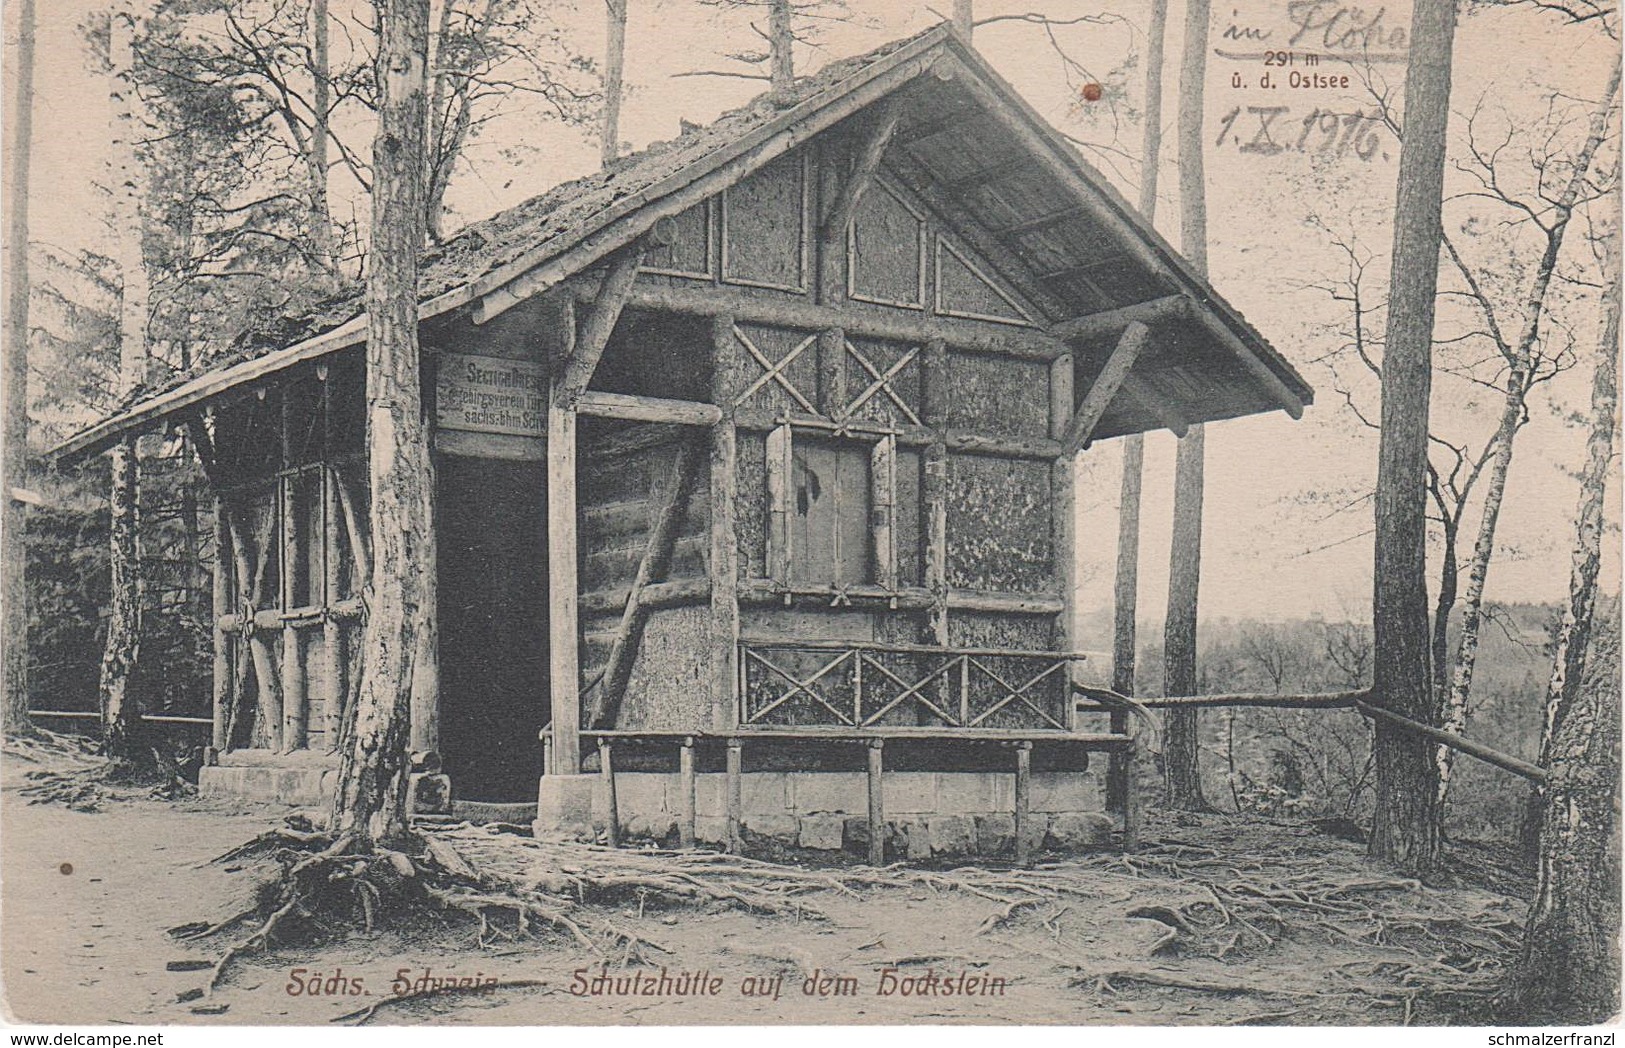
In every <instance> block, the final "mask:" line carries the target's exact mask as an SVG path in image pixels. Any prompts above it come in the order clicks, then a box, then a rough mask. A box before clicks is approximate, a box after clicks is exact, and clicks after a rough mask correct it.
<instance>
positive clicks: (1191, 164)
mask: <svg viewBox="0 0 1625 1048" xmlns="http://www.w3.org/2000/svg"><path fill="white" fill-rule="evenodd" d="M1209 19H1210V13H1209V4H1208V0H1189V3H1188V4H1187V5H1186V9H1185V45H1184V54H1183V57H1182V59H1181V62H1180V67H1179V208H1180V212H1179V213H1180V222H1179V242H1180V247H1181V249H1182V250H1183V251H1184V253H1185V257H1186V258H1188V259H1189V260H1190V262H1191V265H1192V267H1193V268H1195V270H1196V271H1197V272H1198V273H1202V274H1206V273H1207V176H1206V174H1205V172H1204V169H1203V164H1202V146H1203V135H1202V99H1203V91H1202V85H1203V81H1204V79H1205V77H1206V75H1207V49H1208V22H1209ZM1205 443H1206V437H1205V435H1204V431H1203V427H1202V426H1201V424H1197V425H1194V426H1191V427H1190V429H1189V430H1188V431H1187V432H1186V434H1185V435H1184V436H1183V437H1181V438H1179V451H1178V455H1177V458H1176V462H1175V466H1174V527H1173V551H1172V554H1171V557H1170V563H1169V567H1168V616H1167V620H1166V622H1165V623H1164V625H1163V651H1164V655H1163V693H1164V694H1167V695H1193V694H1195V693H1196V688H1197V670H1196V618H1197V594H1198V591H1199V589H1200V586H1201V577H1202V487H1203V476H1202V462H1203V451H1204V447H1205ZM1197 736H1198V717H1197V711H1196V710H1195V709H1194V708H1185V709H1171V710H1169V711H1168V714H1167V720H1166V727H1165V739H1164V745H1163V755H1162V757H1163V784H1164V787H1165V792H1166V799H1167V802H1168V805H1169V807H1172V808H1184V809H1188V810H1196V811H1200V810H1203V809H1206V808H1207V806H1208V805H1207V802H1206V801H1205V800H1204V799H1203V797H1202V778H1201V770H1200V762H1199V761H1198V754H1199V749H1200V747H1199V743H1198V737H1197Z"/></svg>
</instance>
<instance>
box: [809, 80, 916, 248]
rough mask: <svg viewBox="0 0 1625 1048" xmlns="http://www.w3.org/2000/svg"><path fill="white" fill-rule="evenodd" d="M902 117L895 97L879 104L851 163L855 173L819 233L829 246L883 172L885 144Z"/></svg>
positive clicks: (843, 186)
mask: <svg viewBox="0 0 1625 1048" xmlns="http://www.w3.org/2000/svg"><path fill="white" fill-rule="evenodd" d="M899 114H900V106H899V105H898V100H897V96H896V95H892V96H890V97H889V98H887V99H886V100H885V101H884V102H882V103H880V106H879V107H878V111H877V113H876V114H875V120H874V123H873V124H871V125H870V127H869V131H868V134H867V136H866V137H865V138H864V140H863V143H862V145H861V146H859V148H858V154H857V158H856V159H855V160H854V161H853V164H852V173H851V174H850V175H848V176H847V177H846V181H845V182H843V183H842V184H841V189H840V193H839V195H837V196H836V198H835V202H834V204H833V205H832V206H831V207H830V209H829V216H828V217H827V218H826V219H825V220H824V226H823V229H822V230H821V231H820V232H821V235H822V236H823V239H824V242H825V243H826V244H833V243H836V242H838V241H839V240H840V238H841V237H842V236H843V235H845V233H846V227H847V225H848V224H849V223H850V222H851V221H852V216H853V215H854V214H856V213H857V210H858V202H859V201H860V200H862V199H863V194H864V192H865V191H866V190H867V189H868V188H869V185H870V183H872V182H873V181H874V178H875V172H877V171H879V170H880V162H881V160H882V159H884V157H885V155H886V145H887V143H889V142H890V141H891V137H892V132H894V131H896V130H897V118H898V116H899Z"/></svg>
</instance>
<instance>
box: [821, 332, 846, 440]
mask: <svg viewBox="0 0 1625 1048" xmlns="http://www.w3.org/2000/svg"><path fill="white" fill-rule="evenodd" d="M817 404H818V413H819V414H821V415H827V416H828V417H830V418H835V417H836V416H837V415H839V414H840V413H841V409H843V408H845V407H846V332H845V331H842V330H841V329H840V328H825V329H824V330H823V331H820V332H819V333H818V399H817Z"/></svg>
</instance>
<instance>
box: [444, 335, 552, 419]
mask: <svg viewBox="0 0 1625 1048" xmlns="http://www.w3.org/2000/svg"><path fill="white" fill-rule="evenodd" d="M435 423H436V425H438V426H440V427H441V428H443V429H463V430H472V431H474V432H476V433H510V434H517V435H520V436H527V437H540V436H542V435H543V434H544V433H545V432H546V428H547V368H546V366H545V365H542V364H538V363H533V362H531V361H528V360H503V359H501V358H499V357H477V356H471V355H468V354H464V353H446V354H443V355H442V356H441V358H440V367H439V371H438V374H437V375H436V381H435Z"/></svg>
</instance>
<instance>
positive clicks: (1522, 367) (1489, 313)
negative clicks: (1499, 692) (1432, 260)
mask: <svg viewBox="0 0 1625 1048" xmlns="http://www.w3.org/2000/svg"><path fill="white" fill-rule="evenodd" d="M1619 79H1620V68H1619V66H1618V65H1617V64H1615V65H1614V67H1613V68H1612V70H1611V71H1610V73H1609V78H1608V86H1607V87H1606V88H1605V89H1604V91H1603V94H1602V103H1601V104H1600V105H1599V106H1598V108H1597V109H1596V111H1595V112H1594V113H1593V114H1592V117H1591V125H1590V129H1589V133H1588V134H1587V135H1586V138H1585V142H1584V144H1583V145H1582V146H1581V148H1580V150H1579V153H1578V154H1577V155H1576V156H1575V157H1574V158H1573V159H1572V161H1571V162H1570V166H1569V168H1568V171H1569V174H1568V177H1567V178H1566V179H1564V180H1562V189H1561V190H1560V191H1559V192H1558V193H1557V194H1556V195H1555V196H1547V195H1546V192H1547V187H1546V185H1545V183H1546V177H1545V175H1546V169H1547V166H1548V165H1546V164H1541V165H1540V166H1539V169H1538V173H1537V182H1538V183H1539V184H1537V186H1536V200H1535V202H1534V205H1531V204H1529V203H1524V202H1523V201H1519V200H1516V199H1515V198H1512V197H1511V194H1510V192H1509V191H1508V190H1507V189H1505V188H1504V187H1503V183H1502V180H1501V179H1500V178H1498V177H1497V172H1496V170H1495V166H1496V162H1495V160H1494V158H1493V156H1485V154H1483V153H1482V152H1480V151H1478V150H1477V149H1475V150H1474V155H1475V157H1477V158H1479V159H1480V161H1481V165H1482V168H1483V169H1484V170H1486V171H1487V174H1482V175H1481V176H1480V181H1481V183H1482V186H1483V192H1485V193H1488V194H1490V195H1492V196H1494V197H1496V198H1498V199H1500V200H1502V201H1505V202H1506V203H1507V204H1508V206H1510V207H1513V208H1515V209H1521V210H1522V211H1524V212H1525V213H1526V214H1528V216H1529V221H1530V223H1531V224H1533V225H1534V226H1535V228H1536V229H1538V230H1539V231H1540V234H1541V237H1542V240H1543V243H1542V245H1541V252H1540V255H1539V261H1538V262H1537V263H1536V265H1535V268H1534V271H1533V272H1532V273H1531V274H1530V278H1529V285H1528V288H1527V290H1526V291H1525V293H1524V294H1523V296H1522V299H1521V302H1520V308H1521V309H1522V311H1523V317H1522V322H1521V325H1520V328H1519V331H1518V334H1517V336H1516V338H1510V339H1509V338H1508V337H1507V336H1506V335H1505V334H1503V330H1504V329H1503V327H1502V325H1501V323H1500V311H1499V310H1497V309H1496V306H1495V303H1494V301H1493V300H1492V299H1491V297H1490V295H1489V294H1487V293H1486V292H1485V290H1484V288H1483V285H1482V283H1481V282H1480V281H1479V280H1478V279H1477V278H1476V277H1475V276H1474V274H1473V272H1472V270H1471V269H1470V268H1469V266H1468V264H1467V263H1466V262H1465V261H1464V260H1463V259H1462V256H1461V254H1460V253H1459V252H1458V251H1457V250H1456V248H1455V245H1454V244H1453V243H1452V242H1451V240H1450V239H1449V238H1448V237H1446V238H1445V250H1446V253H1447V254H1448V256H1449V257H1450V260H1451V261H1452V262H1453V263H1454V264H1455V266H1456V268H1457V269H1458V270H1459V271H1460V273H1461V276H1462V279H1463V280H1464V281H1465V283H1466V285H1467V287H1468V291H1469V294H1470V296H1471V298H1472V300H1473V302H1474V303H1475V304H1476V306H1477V307H1478V309H1479V310H1481V311H1482V313H1483V316H1484V322H1485V325H1486V327H1487V328H1488V330H1489V333H1490V337H1491V339H1492V340H1493V341H1494V344H1495V348H1496V350H1497V352H1498V354H1499V355H1500V357H1501V359H1502V360H1504V361H1505V365H1506V378H1505V383H1504V389H1505V392H1504V395H1503V399H1502V408H1501V419H1500V423H1499V425H1498V426H1497V427H1496V431H1495V436H1494V438H1493V440H1492V443H1491V446H1492V447H1493V448H1494V455H1493V457H1492V458H1491V459H1490V462H1489V472H1488V478H1487V483H1488V487H1487V490H1486V492H1485V495H1484V503H1483V511H1482V514H1481V515H1480V518H1479V525H1478V537H1477V539H1476V541H1475V542H1474V544H1473V555H1472V559H1471V560H1470V561H1469V562H1468V563H1469V566H1468V571H1467V589H1466V592H1465V593H1464V594H1463V597H1462V621H1461V634H1460V638H1459V639H1458V640H1457V642H1456V658H1455V669H1454V672H1453V674H1452V676H1451V680H1450V690H1449V694H1448V695H1447V696H1445V697H1444V709H1443V712H1442V716H1441V718H1440V721H1441V725H1440V726H1441V727H1443V728H1444V729H1445V730H1446V731H1451V732H1457V733H1459V732H1461V731H1463V730H1464V729H1465V728H1466V726H1467V718H1468V704H1469V698H1470V694H1471V690H1472V683H1473V670H1474V668H1475V666H1476V664H1477V660H1478V638H1479V631H1480V628H1481V627H1482V625H1483V622H1484V584H1485V582H1486V580H1487V579H1488V576H1489V569H1490V562H1491V560H1492V558H1493V557H1494V554H1495V533H1496V527H1497V524H1498V522H1499V520H1500V515H1501V505H1502V502H1503V501H1504V499H1505V496H1506V488H1507V475H1508V473H1509V472H1510V470H1511V468H1512V453H1513V449H1514V446H1515V441H1516V439H1517V436H1518V431H1519V430H1520V429H1522V427H1523V424H1524V422H1525V420H1526V419H1527V418H1528V407H1527V401H1528V396H1529V391H1530V389H1531V387H1532V386H1533V385H1534V383H1536V382H1538V381H1540V380H1541V379H1542V378H1543V377H1549V375H1550V371H1547V372H1546V374H1545V375H1543V373H1542V365H1543V364H1545V363H1546V356H1545V354H1543V353H1542V352H1541V351H1540V347H1539V343H1540V340H1541V337H1542V334H1543V332H1542V321H1543V320H1544V319H1545V315H1546V300H1547V292H1548V290H1549V288H1550V287H1551V283H1552V278H1553V276H1554V274H1555V272H1556V270H1557V264H1558V259H1559V257H1560V255H1561V253H1562V248H1563V241H1564V238H1565V235H1566V234H1567V231H1568V228H1569V224H1570V220H1571V219H1572V218H1573V216H1574V211H1575V208H1576V207H1577V206H1578V205H1580V204H1582V203H1584V202H1586V201H1588V200H1590V199H1594V198H1595V197H1596V196H1597V195H1598V194H1599V193H1605V192H1608V191H1609V190H1608V189H1607V188H1605V187H1600V186H1598V185H1596V184H1594V176H1593V174H1592V161H1593V159H1594V158H1595V157H1596V155H1597V150H1598V149H1599V148H1601V146H1602V144H1603V141H1604V140H1605V139H1606V138H1607V137H1608V133H1609V127H1610V125H1611V123H1612V116H1613V111H1614V96H1615V95H1616V94H1617V93H1618V92H1619ZM1550 166H1551V167H1554V168H1556V167H1558V166H1559V165H1557V164H1551V165H1550ZM1537 207H1538V208H1539V210H1537ZM1458 521H1459V517H1458ZM1441 599H1442V597H1441ZM1445 615H1446V616H1447V615H1448V608H1446V609H1445ZM1436 628H1437V630H1438V632H1439V634H1440V635H1441V636H1442V634H1443V628H1444V624H1443V623H1442V622H1441V623H1437V624H1436ZM1441 675H1442V674H1441ZM1454 756H1455V751H1454V750H1451V749H1450V748H1449V747H1444V746H1442V747H1440V748H1439V789H1440V793H1441V798H1442V796H1443V794H1444V792H1445V791H1446V790H1448V788H1449V785H1450V769H1451V765H1452V763H1453V758H1454Z"/></svg>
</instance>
